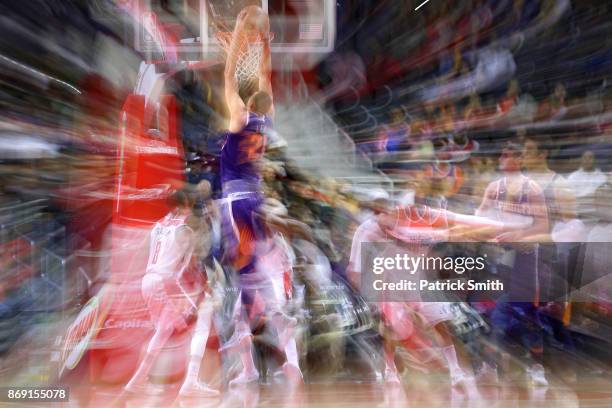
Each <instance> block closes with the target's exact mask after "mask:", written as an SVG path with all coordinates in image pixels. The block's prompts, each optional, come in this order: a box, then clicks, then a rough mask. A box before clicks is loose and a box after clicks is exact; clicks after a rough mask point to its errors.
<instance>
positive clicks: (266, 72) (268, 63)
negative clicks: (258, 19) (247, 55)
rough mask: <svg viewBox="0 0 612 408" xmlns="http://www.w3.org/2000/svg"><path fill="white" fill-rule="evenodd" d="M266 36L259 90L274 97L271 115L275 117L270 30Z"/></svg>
mask: <svg viewBox="0 0 612 408" xmlns="http://www.w3.org/2000/svg"><path fill="white" fill-rule="evenodd" d="M265 34H266V35H267V37H266V38H264V39H263V53H262V56H261V63H260V64H261V65H260V67H259V90H260V91H264V92H265V93H267V94H268V95H270V99H272V108H270V116H272V117H274V95H273V92H272V82H271V77H272V55H271V53H270V37H269V31H268V32H267V33H265Z"/></svg>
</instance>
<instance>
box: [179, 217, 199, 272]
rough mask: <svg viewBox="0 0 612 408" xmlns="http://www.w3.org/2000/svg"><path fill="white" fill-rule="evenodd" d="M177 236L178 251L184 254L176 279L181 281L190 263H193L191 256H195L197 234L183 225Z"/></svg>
mask: <svg viewBox="0 0 612 408" xmlns="http://www.w3.org/2000/svg"><path fill="white" fill-rule="evenodd" d="M175 234H176V236H175V239H176V250H177V251H179V252H180V253H181V254H183V256H182V258H181V264H180V265H179V270H178V271H177V272H178V274H177V276H176V279H177V280H180V279H181V277H182V275H183V272H185V270H187V266H188V265H189V262H191V256H192V255H193V250H194V248H195V239H194V238H195V233H194V232H193V230H192V229H191V228H190V227H189V226H187V225H183V226H182V227H180V228H178V229H177V230H176V232H175Z"/></svg>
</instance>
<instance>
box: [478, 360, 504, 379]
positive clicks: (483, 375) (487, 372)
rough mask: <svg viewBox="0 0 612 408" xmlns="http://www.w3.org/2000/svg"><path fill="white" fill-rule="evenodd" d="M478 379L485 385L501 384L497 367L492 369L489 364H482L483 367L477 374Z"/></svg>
mask: <svg viewBox="0 0 612 408" xmlns="http://www.w3.org/2000/svg"><path fill="white" fill-rule="evenodd" d="M476 377H477V378H478V381H479V382H482V383H485V384H497V383H498V382H499V374H498V372H497V367H492V366H491V365H489V364H487V363H482V366H480V368H479V369H478V372H477V373H476Z"/></svg>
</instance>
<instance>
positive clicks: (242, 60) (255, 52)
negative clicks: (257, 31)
mask: <svg viewBox="0 0 612 408" xmlns="http://www.w3.org/2000/svg"><path fill="white" fill-rule="evenodd" d="M217 38H218V39H219V43H220V44H221V47H222V48H223V49H224V50H225V54H226V55H227V54H228V53H229V48H230V44H231V41H232V33H231V32H222V33H218V34H217ZM262 56H263V40H262V39H261V37H260V36H259V35H256V36H250V37H244V39H241V44H240V48H239V49H238V59H237V60H236V79H237V80H238V82H248V81H251V80H254V79H257V78H258V77H259V67H260V65H261V58H262Z"/></svg>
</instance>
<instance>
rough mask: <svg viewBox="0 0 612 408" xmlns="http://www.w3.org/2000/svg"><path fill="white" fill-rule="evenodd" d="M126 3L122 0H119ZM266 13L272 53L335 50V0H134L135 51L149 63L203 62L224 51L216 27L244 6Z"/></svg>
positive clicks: (228, 24) (227, 25) (228, 26)
mask: <svg viewBox="0 0 612 408" xmlns="http://www.w3.org/2000/svg"><path fill="white" fill-rule="evenodd" d="M124 1H126V0H124ZM249 5H257V6H259V7H261V8H262V9H264V10H265V11H267V12H268V15H269V17H270V30H271V31H272V32H273V33H274V39H273V40H272V47H271V50H272V53H273V54H277V55H278V54H302V55H304V54H321V55H325V54H327V53H329V52H331V51H332V50H333V48H334V42H335V36H336V3H335V1H334V0H133V3H132V4H131V6H130V9H131V14H132V17H133V19H134V35H135V46H136V49H137V50H139V51H141V52H143V53H145V54H147V55H148V59H149V60H150V62H158V61H160V62H161V61H164V62H179V61H202V60H207V59H211V58H218V57H220V56H221V55H223V52H222V47H221V46H220V45H219V42H218V40H217V33H218V32H220V31H232V30H233V29H234V25H235V22H236V16H237V15H238V13H239V12H240V11H241V10H242V9H243V8H244V7H246V6H249Z"/></svg>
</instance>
